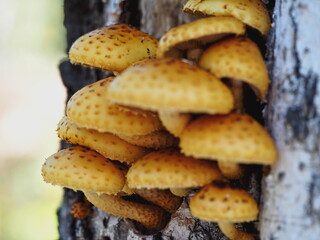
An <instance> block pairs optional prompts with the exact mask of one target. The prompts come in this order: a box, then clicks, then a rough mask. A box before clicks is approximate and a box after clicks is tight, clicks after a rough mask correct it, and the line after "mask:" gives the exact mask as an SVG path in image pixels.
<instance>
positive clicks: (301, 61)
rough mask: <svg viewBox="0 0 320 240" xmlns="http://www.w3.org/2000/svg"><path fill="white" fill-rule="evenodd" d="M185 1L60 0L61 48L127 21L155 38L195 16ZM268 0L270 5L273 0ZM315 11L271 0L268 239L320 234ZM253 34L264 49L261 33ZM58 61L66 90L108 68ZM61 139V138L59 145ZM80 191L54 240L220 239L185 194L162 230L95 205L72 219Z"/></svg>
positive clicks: (252, 183) (70, 199)
mask: <svg viewBox="0 0 320 240" xmlns="http://www.w3.org/2000/svg"><path fill="white" fill-rule="evenodd" d="M184 2H185V0H184V1H181V0H81V1H79V0H65V5H64V9H65V22H64V23H65V26H66V28H67V46H68V47H67V50H68V49H69V48H70V46H71V44H72V43H73V42H74V41H75V40H76V39H77V38H78V37H79V36H81V35H83V34H85V33H87V32H89V31H91V30H93V29H96V28H98V27H101V26H104V25H110V24H114V23H126V24H130V25H133V26H135V27H137V28H140V29H141V30H142V31H145V32H147V33H149V34H151V35H153V36H155V37H157V38H160V37H161V36H162V34H163V33H164V32H165V31H166V30H168V29H169V28H171V27H173V26H176V25H179V24H183V23H186V22H189V21H192V20H193V19H194V17H192V16H190V15H187V14H184V13H183V12H182V6H183V3H184ZM267 2H269V1H267ZM270 2H271V3H270V4H269V6H273V4H272V3H273V1H270ZM311 4H312V5H311ZM319 10H320V3H318V2H317V1H307V0H300V1H299V0H292V1H284V0H277V1H276V4H275V11H274V23H275V24H274V25H273V30H272V32H271V34H270V37H269V39H268V49H267V52H268V56H269V70H270V77H271V79H272V80H273V83H272V86H271V89H270V94H269V98H268V107H267V109H266V111H265V112H264V113H265V119H266V123H267V126H268V129H269V130H270V132H271V133H272V134H273V137H274V139H275V140H276V144H277V147H278V150H279V161H278V163H277V164H275V166H273V167H272V169H271V172H270V173H267V172H266V174H265V175H266V178H265V179H264V181H263V183H264V185H263V190H264V194H263V199H262V205H261V210H262V213H261V215H260V222H261V223H260V231H261V238H262V239H266V240H267V239H268V240H269V239H270V240H271V239H311V240H312V239H319V236H320V143H319V140H318V139H320V119H319V118H320V84H318V74H319V71H320V66H319V62H318V59H317V57H318V56H320V54H319V50H318V49H317V48H316V44H318V43H319V42H320V30H319V29H320V28H319V24H320V17H319V14H318V12H319ZM249 34H250V33H249ZM253 35H254V34H253ZM256 37H257V36H256ZM255 40H256V41H258V44H259V46H260V47H262V48H264V42H261V37H259V36H258V37H257V39H255ZM317 53H318V54H317ZM59 68H60V72H61V76H62V79H63V82H64V84H65V86H66V87H67V90H68V97H70V96H71V95H72V94H73V93H74V92H76V91H77V90H79V89H80V88H82V87H83V86H85V85H87V84H90V83H92V82H95V81H97V80H100V79H102V78H104V77H106V76H107V75H108V73H106V72H102V71H99V70H95V69H89V68H84V67H82V66H74V65H71V64H70V63H69V61H67V60H65V61H63V62H62V63H61V64H60V66H59ZM250 102H252V101H250ZM250 114H251V112H250ZM258 115H259V113H258ZM260 115H261V114H260ZM67 146H68V145H67V144H65V143H62V147H63V148H64V147H67ZM247 188H248V190H249V192H250V193H251V194H252V195H253V196H254V197H255V198H256V199H257V200H259V192H260V187H259V174H256V173H254V171H251V175H250V177H249V180H248V182H247ZM83 198H84V197H83V194H82V193H80V192H74V191H72V190H69V189H65V193H64V198H63V202H62V204H61V206H60V208H59V210H58V218H59V232H60V239H66V240H67V239H68V240H69V239H116V240H118V239H226V238H225V237H224V236H223V235H222V234H221V232H220V230H219V229H218V228H217V226H216V224H214V223H208V222H203V221H199V220H198V219H195V218H193V217H192V216H191V215H190V213H189V211H188V209H187V200H186V201H185V202H184V203H183V206H182V207H181V208H180V209H179V211H178V212H177V213H176V214H174V215H173V217H172V220H171V221H170V223H169V224H168V226H167V227H166V228H165V229H164V230H163V231H161V232H159V233H157V234H155V235H152V236H143V235H141V232H137V231H136V230H135V228H132V227H130V226H132V224H131V223H130V221H127V220H124V219H122V218H118V217H114V216H111V215H109V214H106V213H104V212H102V211H100V210H98V209H96V208H94V207H93V208H92V209H93V213H92V214H91V215H90V216H89V217H87V218H85V219H84V220H79V219H76V218H73V216H72V215H71V213H70V209H71V206H72V204H73V203H74V202H75V201H83ZM246 227H249V228H252V225H251V226H250V225H249V226H246Z"/></svg>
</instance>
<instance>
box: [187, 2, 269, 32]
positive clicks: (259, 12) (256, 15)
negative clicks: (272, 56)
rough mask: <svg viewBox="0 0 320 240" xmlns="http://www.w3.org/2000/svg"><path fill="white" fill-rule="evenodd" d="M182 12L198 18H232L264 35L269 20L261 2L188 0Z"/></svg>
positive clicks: (267, 29) (267, 28)
mask: <svg viewBox="0 0 320 240" xmlns="http://www.w3.org/2000/svg"><path fill="white" fill-rule="evenodd" d="M183 11H185V12H186V13H190V14H195V15H200V16H232V17H235V18H237V19H239V20H240V21H242V22H244V23H245V24H247V25H249V26H250V27H252V28H255V29H257V30H258V31H260V32H261V34H263V35H266V34H267V33H268V31H269V29H270V26H271V20H270V16H269V13H268V10H267V8H266V6H265V5H264V4H263V2H262V1H261V0H189V1H188V2H187V3H186V4H185V5H184V8H183Z"/></svg>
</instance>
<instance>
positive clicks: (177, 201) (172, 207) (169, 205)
mask: <svg viewBox="0 0 320 240" xmlns="http://www.w3.org/2000/svg"><path fill="white" fill-rule="evenodd" d="M134 192H135V193H136V194H138V195H139V196H140V197H142V198H144V199H146V200H147V201H149V202H152V203H153V204H155V205H157V206H160V207H162V208H163V209H165V210H167V211H168V212H170V213H174V212H175V211H177V210H178V208H179V207H180V205H181V203H182V200H183V198H181V197H178V196H175V195H173V194H172V193H171V192H170V191H169V190H160V189H144V188H142V189H135V190H134Z"/></svg>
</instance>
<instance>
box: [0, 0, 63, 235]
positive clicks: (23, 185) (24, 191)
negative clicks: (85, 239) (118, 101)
mask: <svg viewBox="0 0 320 240" xmlns="http://www.w3.org/2000/svg"><path fill="white" fill-rule="evenodd" d="M0 9H1V16H0V191H1V195H0V239H1V240H29V239H30V240H38V239H39V240H47V239H58V231H57V217H56V210H57V208H58V206H59V204H60V201H61V197H62V189H61V188H59V187H54V186H51V185H50V184H46V183H44V182H43V180H42V177H41V165H42V163H43V162H44V160H45V158H46V157H48V156H50V155H51V154H53V153H54V152H56V151H57V150H58V147H59V140H58V138H57V136H56V132H55V128H56V124H57V123H58V121H59V120H60V118H61V117H62V115H63V112H64V102H65V99H66V93H65V89H64V87H63V85H62V83H61V80H60V76H59V72H58V69H57V66H58V63H59V61H60V60H61V59H62V58H63V57H65V54H64V49H65V44H64V41H65V29H64V27H63V1H62V0H50V1H49V0H33V1H27V0H0Z"/></svg>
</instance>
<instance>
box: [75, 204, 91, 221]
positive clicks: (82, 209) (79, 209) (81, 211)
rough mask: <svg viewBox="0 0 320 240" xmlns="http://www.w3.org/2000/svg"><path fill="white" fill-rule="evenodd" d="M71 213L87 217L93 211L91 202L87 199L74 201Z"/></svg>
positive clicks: (78, 217)
mask: <svg viewBox="0 0 320 240" xmlns="http://www.w3.org/2000/svg"><path fill="white" fill-rule="evenodd" d="M70 213H71V215H72V216H73V217H74V218H77V219H81V220H82V219H85V218H86V217H88V216H89V215H90V214H91V213H92V209H91V204H90V202H89V201H88V200H87V199H84V201H75V202H73V203H72V206H71V209H70Z"/></svg>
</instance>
